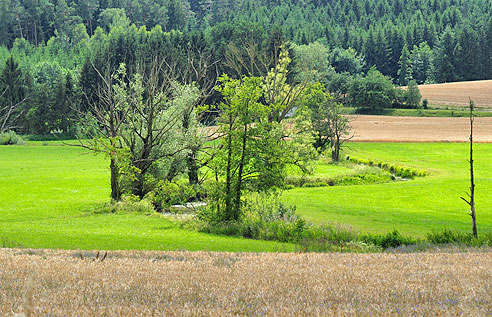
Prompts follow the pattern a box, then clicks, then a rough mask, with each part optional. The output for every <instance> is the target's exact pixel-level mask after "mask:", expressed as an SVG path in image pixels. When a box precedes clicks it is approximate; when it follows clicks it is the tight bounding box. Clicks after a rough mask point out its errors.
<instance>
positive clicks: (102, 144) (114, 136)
mask: <svg viewBox="0 0 492 317" xmlns="http://www.w3.org/2000/svg"><path fill="white" fill-rule="evenodd" d="M93 67H94V69H95V71H96V72H97V74H98V76H99V78H100V79H101V81H102V84H101V85H99V86H98V87H94V88H95V89H96V91H97V96H98V101H97V102H94V103H91V104H90V108H89V111H88V112H87V113H85V112H83V111H80V110H79V109H74V110H76V111H77V113H78V116H79V120H80V122H81V123H82V127H83V128H84V133H85V134H86V137H88V139H85V140H82V139H79V145H78V146H81V147H84V148H86V149H89V150H91V151H93V152H96V153H104V154H106V155H107V156H108V157H109V159H110V166H109V167H110V172H111V198H112V199H113V200H116V201H118V200H120V199H121V186H120V176H121V175H120V174H121V173H120V165H119V156H121V151H122V146H121V129H122V127H123V124H124V122H125V120H126V117H127V115H128V114H129V112H130V109H129V107H128V106H127V104H126V103H125V102H124V100H121V99H118V98H116V97H115V91H114V87H115V86H114V84H113V83H114V81H115V79H116V77H117V76H118V75H120V76H121V74H117V73H116V72H115V73H110V72H109V70H106V71H103V72H100V71H99V70H98V69H97V68H96V67H95V66H94V65H93ZM118 71H119V72H121V69H120V70H118ZM86 98H87V96H86Z"/></svg>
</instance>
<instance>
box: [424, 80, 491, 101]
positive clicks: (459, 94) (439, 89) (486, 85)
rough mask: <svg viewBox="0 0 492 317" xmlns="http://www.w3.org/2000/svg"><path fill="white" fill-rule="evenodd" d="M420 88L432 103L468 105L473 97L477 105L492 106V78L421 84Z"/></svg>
mask: <svg viewBox="0 0 492 317" xmlns="http://www.w3.org/2000/svg"><path fill="white" fill-rule="evenodd" d="M419 89H420V93H421V94H422V98H427V100H429V103H430V104H437V105H450V106H467V105H468V103H469V100H470V98H471V99H472V100H473V102H474V103H475V105H477V106H481V107H490V106H492V94H491V93H490V92H491V91H492V80H480V81H465V82H457V83H446V84H432V85H420V86H419Z"/></svg>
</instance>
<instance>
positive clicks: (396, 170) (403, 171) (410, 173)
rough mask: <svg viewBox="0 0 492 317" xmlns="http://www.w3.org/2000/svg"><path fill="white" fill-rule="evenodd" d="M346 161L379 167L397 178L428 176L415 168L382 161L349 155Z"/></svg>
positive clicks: (425, 172)
mask: <svg viewBox="0 0 492 317" xmlns="http://www.w3.org/2000/svg"><path fill="white" fill-rule="evenodd" d="M345 159H346V160H347V161H350V162H352V163H356V164H363V165H368V166H378V167H380V168H381V169H384V170H387V171H389V172H390V173H392V174H394V175H395V176H399V177H402V178H414V177H415V176H419V177H422V176H427V175H428V173H427V171H423V170H418V169H415V168H408V167H403V166H399V165H394V164H389V163H385V162H381V161H379V162H377V163H375V161H373V160H366V159H360V158H355V157H351V156H349V155H347V156H346V157H345Z"/></svg>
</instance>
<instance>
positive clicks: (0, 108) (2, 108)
mask: <svg viewBox="0 0 492 317" xmlns="http://www.w3.org/2000/svg"><path fill="white" fill-rule="evenodd" d="M9 88H10V86H7V88H5V90H4V91H3V92H2V93H0V100H1V98H2V97H3V95H5V94H6V93H7V91H8V90H9ZM26 99H27V98H24V99H22V100H21V101H19V102H12V101H10V102H6V105H0V133H4V132H7V131H9V130H12V129H14V128H17V126H16V125H15V122H16V121H17V119H19V117H20V116H21V115H22V114H23V112H22V111H20V110H19V109H20V107H21V105H22V104H23V103H24V102H25V101H26Z"/></svg>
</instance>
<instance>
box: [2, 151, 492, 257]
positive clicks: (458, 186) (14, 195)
mask: <svg viewBox="0 0 492 317" xmlns="http://www.w3.org/2000/svg"><path fill="white" fill-rule="evenodd" d="M32 144H35V145H28V146H2V147H0V174H1V175H2V178H1V179H0V191H1V193H2V194H1V195H0V247H1V246H5V247H16V246H22V247H36V248H64V249H78V248H79V249H109V250H115V249H148V250H183V249H185V250H213V251H293V250H294V249H295V246H294V245H291V244H280V243H274V242H265V241H255V240H247V239H240V238H235V237H225V236H216V235H209V234H203V233H197V232H194V231H188V230H184V229H182V228H180V227H179V225H178V224H177V223H176V222H175V221H173V219H170V218H166V217H164V216H162V215H159V214H154V215H147V214H143V213H121V214H97V213H94V212H93V211H94V210H99V209H100V208H99V207H100V206H101V205H102V204H104V203H107V202H108V201H109V171H108V168H107V164H106V162H105V160H104V158H103V157H102V156H94V155H92V154H87V153H86V152H85V151H84V150H82V149H80V148H75V147H67V146H60V144H59V143H50V144H52V145H50V146H41V144H42V143H36V142H35V143H32ZM348 152H350V153H352V154H353V155H354V156H356V157H360V158H372V159H375V160H383V161H386V162H389V163H396V164H400V165H403V166H408V167H416V168H418V169H424V170H427V171H429V172H430V176H427V177H425V178H418V179H415V180H412V181H405V182H391V183H384V184H372V185H358V186H334V187H318V188H296V189H292V190H289V191H286V192H285V193H284V196H283V199H284V200H285V201H286V202H289V203H295V204H296V205H297V210H298V212H299V214H300V215H302V216H303V217H305V218H307V219H309V220H312V221H314V222H317V223H341V224H346V225H350V226H352V227H353V228H354V229H355V230H361V231H364V232H378V233H386V232H388V231H392V230H393V229H397V230H399V231H400V232H402V233H405V234H411V235H413V236H416V237H424V236H425V234H426V233H427V232H429V231H431V230H433V229H435V230H442V229H443V228H444V227H447V228H450V229H459V230H462V231H467V232H468V231H469V230H470V227H471V225H470V217H469V216H468V215H467V208H466V207H467V206H466V205H465V203H464V202H462V201H461V200H460V196H462V195H464V193H465V191H467V187H468V165H467V158H468V157H467V155H468V146H467V145H466V144H446V143H431V144H427V143H422V144H411V143H410V144H409V143H405V144H398V143H387V144H385V143H372V144H371V143H352V144H350V150H349V151H348ZM475 154H476V177H477V214H478V216H477V218H478V229H479V232H484V231H490V230H492V217H491V216H492V212H491V211H492V203H491V202H490V200H489V199H488V195H489V193H490V192H491V190H492V170H490V168H489V167H490V166H491V163H492V145H490V144H477V145H476V151H475ZM318 165H319V166H318V173H319V174H320V175H324V176H333V175H339V174H346V173H349V172H350V169H348V168H347V167H345V166H334V165H331V164H326V163H319V164H318Z"/></svg>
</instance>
